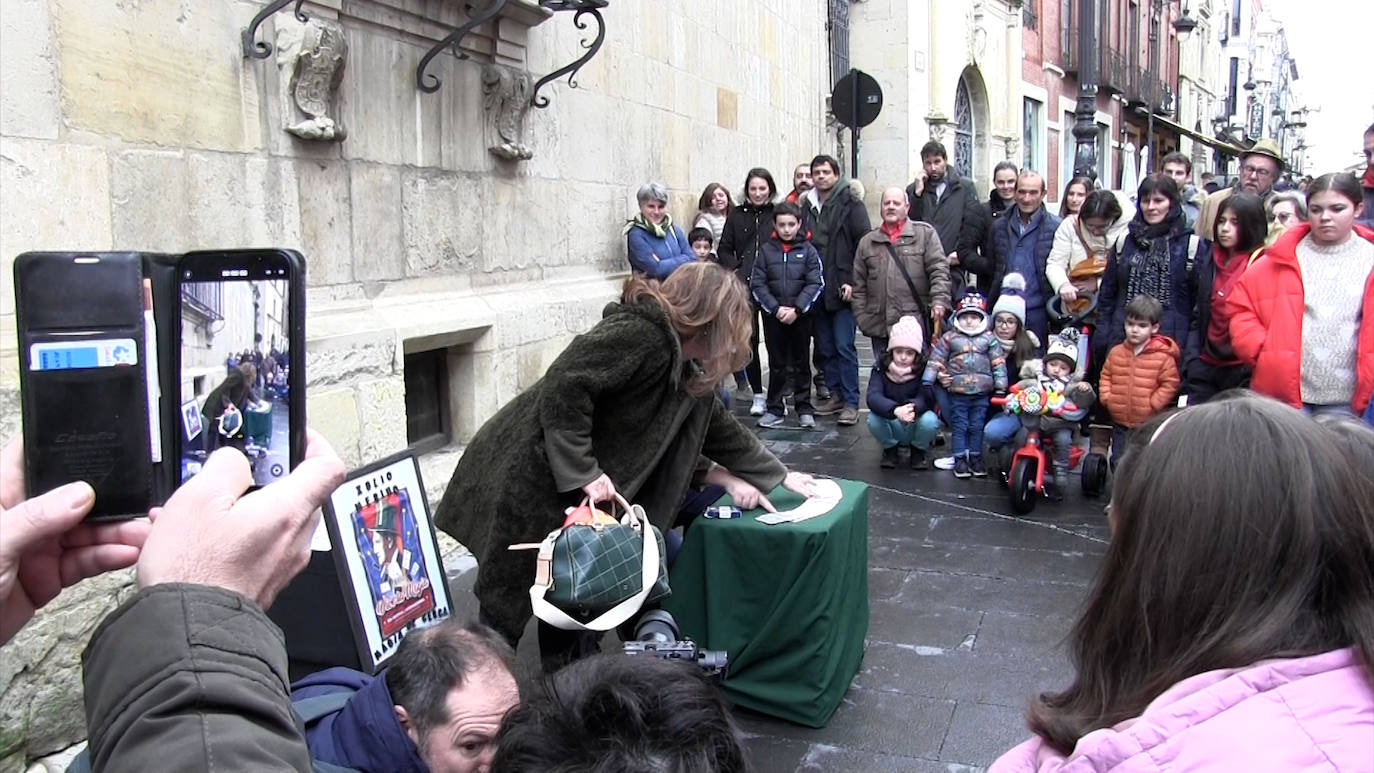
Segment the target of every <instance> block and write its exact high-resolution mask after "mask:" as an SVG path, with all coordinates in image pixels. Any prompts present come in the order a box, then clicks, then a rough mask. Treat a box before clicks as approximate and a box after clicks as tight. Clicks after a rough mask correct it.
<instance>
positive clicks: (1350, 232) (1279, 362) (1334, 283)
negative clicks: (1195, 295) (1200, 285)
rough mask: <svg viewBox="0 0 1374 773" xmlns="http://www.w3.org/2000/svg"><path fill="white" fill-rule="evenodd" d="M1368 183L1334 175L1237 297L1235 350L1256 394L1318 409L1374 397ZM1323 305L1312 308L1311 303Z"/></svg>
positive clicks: (1362, 403)
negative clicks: (1363, 186)
mask: <svg viewBox="0 0 1374 773" xmlns="http://www.w3.org/2000/svg"><path fill="white" fill-rule="evenodd" d="M1363 209H1364V207H1363V196H1362V192H1361V190H1360V184H1359V183H1358V182H1356V180H1355V178H1354V176H1353V175H1350V174H1347V173H1344V172H1342V173H1338V174H1326V175H1322V176H1321V177H1319V178H1317V180H1316V181H1314V182H1313V183H1312V186H1311V188H1309V189H1308V222H1307V223H1306V224H1299V225H1297V226H1294V227H1293V228H1290V229H1289V230H1288V231H1285V232H1284V234H1283V236H1281V237H1279V240H1278V241H1277V242H1275V244H1274V246H1272V247H1270V248H1269V250H1268V251H1267V252H1266V253H1265V255H1264V257H1262V258H1260V259H1259V260H1258V261H1256V262H1255V264H1254V265H1253V266H1251V267H1250V269H1249V270H1248V271H1246V272H1245V275H1244V276H1242V277H1241V279H1240V281H1239V282H1237V283H1236V288H1235V290H1234V292H1233V293H1232V296H1231V300H1230V303H1231V343H1232V345H1233V346H1234V347H1235V351H1236V355H1237V356H1238V357H1240V359H1241V360H1243V361H1245V362H1246V363H1248V364H1250V365H1251V366H1253V367H1254V369H1255V372H1254V376H1253V378H1252V380H1251V388H1253V389H1254V390H1255V391H1257V392H1261V393H1263V394H1266V395H1269V396H1271V397H1275V398H1277V399H1279V400H1282V401H1284V402H1286V403H1288V404H1289V405H1292V406H1294V407H1297V408H1303V409H1305V410H1307V411H1309V412H1313V413H1320V412H1328V411H1339V412H1344V413H1354V414H1355V415H1356V416H1358V415H1360V414H1361V413H1363V412H1364V410H1365V408H1366V407H1367V406H1368V405H1369V398H1370V394H1371V393H1374V230H1371V229H1369V228H1365V227H1364V226H1361V225H1356V224H1355V220H1356V219H1357V218H1358V217H1360V214H1361V211H1362V210H1363ZM1309 298H1310V299H1314V300H1315V301H1316V302H1315V303H1308V299H1309Z"/></svg>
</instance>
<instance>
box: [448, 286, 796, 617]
mask: <svg viewBox="0 0 1374 773" xmlns="http://www.w3.org/2000/svg"><path fill="white" fill-rule="evenodd" d="M694 367H696V364H695V362H688V363H685V364H684V363H683V361H682V352H681V349H680V347H679V344H678V337H677V333H676V331H675V330H674V329H673V327H672V324H671V323H670V322H669V321H668V317H667V315H666V314H665V313H664V312H663V310H662V309H660V308H659V307H658V306H657V305H655V304H652V303H648V304H640V305H630V304H620V303H612V304H609V305H608V306H607V307H606V309H605V311H604V312H603V314H602V320H601V321H600V322H599V323H597V324H596V326H595V327H593V328H592V329H591V330H590V331H588V332H587V333H584V334H583V335H580V336H577V337H576V338H575V339H573V341H572V343H571V344H569V346H568V348H567V349H566V350H565V351H564V352H563V353H562V354H560V355H559V356H558V358H557V359H556V360H554V362H553V364H551V365H550V366H549V370H548V372H547V373H545V375H544V377H543V378H542V379H540V380H539V381H538V382H537V383H535V384H534V385H533V386H532V387H530V388H529V389H528V390H526V391H525V392H524V393H522V394H521V395H520V396H518V397H516V398H515V399H514V400H512V401H511V402H510V403H508V404H507V405H506V406H505V407H504V408H502V409H501V410H500V411H499V412H498V413H497V414H496V415H495V416H493V417H492V418H491V420H490V421H488V422H487V423H486V424H485V425H483V426H482V428H481V429H480V430H478V432H477V435H476V436H475V437H474V438H473V439H472V443H471V444H470V445H469V446H468V448H467V451H466V452H465V453H464V454H463V457H462V459H460V460H459V462H458V467H457V469H455V470H454V471H453V478H452V479H451V480H450V481H449V484H448V488H447V489H446V490H445V491H444V497H443V499H442V500H441V501H440V502H439V507H438V509H437V510H436V511H435V524H436V525H437V526H438V527H439V528H440V529H442V530H443V531H445V532H447V533H448V534H450V535H452V536H453V538H454V539H456V540H458V541H459V542H461V543H463V545H465V546H466V547H467V548H468V549H469V550H471V551H472V553H473V555H474V556H476V558H477V561H478V571H477V585H476V589H475V590H476V594H477V598H478V600H479V601H480V602H481V605H482V611H483V613H484V617H485V618H486V621H487V622H488V623H489V624H492V625H493V626H494V627H496V628H497V630H498V631H500V632H501V633H502V634H504V635H505V636H507V637H508V638H510V639H512V640H515V639H518V638H519V637H520V634H521V633H522V632H523V631H524V628H525V624H526V623H527V622H528V621H529V618H530V615H531V614H532V613H531V608H530V600H529V587H530V585H531V584H532V583H533V582H534V565H535V552H534V551H532V550H523V551H509V550H507V549H506V548H507V546H509V545H511V544H515V543H529V542H539V541H540V540H542V539H544V537H545V536H547V535H548V533H549V532H550V531H552V530H554V529H556V528H558V527H559V526H560V525H561V524H562V522H563V518H564V515H563V510H564V508H566V507H569V506H570V505H574V504H576V503H577V502H578V501H579V500H580V498H581V497H582V492H581V490H580V489H581V488H582V486H584V485H586V484H587V483H590V482H591V481H593V480H595V479H596V478H597V476H599V475H601V473H603V472H604V473H606V474H607V475H609V476H610V478H611V481H612V482H613V483H614V484H615V486H616V489H617V490H618V491H619V492H620V493H621V494H622V495H623V496H624V497H625V498H626V499H628V500H629V501H631V502H633V503H635V504H638V505H641V506H642V507H644V509H645V511H646V512H647V513H648V515H649V519H650V521H651V522H653V524H654V525H655V526H658V527H659V528H660V529H667V528H669V527H671V526H672V523H673V520H674V518H675V517H676V515H677V511H678V507H679V505H680V503H681V501H682V498H683V495H684V494H685V493H686V491H687V488H688V486H689V485H690V484H691V482H692V478H693V475H694V474H695V472H696V471H697V469H698V468H699V466H700V462H701V460H702V457H705V458H707V459H710V460H712V461H714V462H716V463H718V464H720V465H722V466H724V467H725V468H726V469H728V470H730V471H731V472H733V473H734V474H735V475H738V476H739V477H741V478H743V479H744V480H746V481H749V482H750V483H752V484H754V485H755V486H757V487H758V488H759V489H761V490H763V491H770V490H772V489H773V488H775V487H776V486H777V485H779V484H780V483H781V482H782V479H783V477H784V476H785V475H786V470H785V468H784V467H783V465H782V463H781V462H779V461H778V460H777V458H776V457H774V456H773V455H772V454H771V453H770V452H769V451H768V450H767V449H766V448H764V446H763V444H762V442H760V441H759V439H758V437H757V436H755V435H754V433H753V432H751V431H749V430H748V429H747V428H745V427H744V426H743V425H742V424H740V423H739V421H737V420H736V419H735V418H734V416H732V415H731V414H730V413H729V411H728V410H726V408H725V406H723V405H722V404H721V401H720V400H719V398H717V397H716V396H715V395H714V394H711V395H706V396H703V397H692V396H690V395H688V394H687V393H686V392H684V391H683V390H682V388H681V387H682V383H681V377H682V374H683V372H684V368H694Z"/></svg>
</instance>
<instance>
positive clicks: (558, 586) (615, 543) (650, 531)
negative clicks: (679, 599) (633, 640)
mask: <svg viewBox="0 0 1374 773" xmlns="http://www.w3.org/2000/svg"><path fill="white" fill-rule="evenodd" d="M615 498H616V501H617V502H619V503H620V506H621V507H622V508H624V510H625V514H624V515H623V516H622V517H621V519H620V522H619V523H615V524H606V525H601V524H597V525H590V524H573V525H571V526H565V527H562V528H559V529H555V530H554V531H552V532H549V536H547V537H545V538H544V541H543V542H541V543H539V559H538V563H537V565H536V571H535V581H534V584H533V585H531V586H530V602H531V603H532V604H533V606H534V614H535V617H538V618H539V619H540V620H543V621H544V622H546V623H548V624H550V625H553V626H555V627H557V628H562V629H564V630H574V631H575V630H587V631H609V630H610V629H612V628H614V627H616V626H618V625H620V624H621V623H623V622H625V621H626V620H629V619H630V618H631V617H633V616H634V615H635V614H637V613H638V612H639V610H640V609H641V608H642V607H643V606H644V605H645V604H646V603H649V602H652V601H658V600H659V599H662V598H666V597H667V596H668V595H669V594H670V593H671V592H672V591H670V590H669V588H668V567H667V564H666V562H665V561H664V549H663V534H662V533H661V532H660V531H659V530H658V529H657V528H655V527H654V526H653V525H651V524H650V523H649V517H648V516H647V515H645V513H644V508H642V507H640V506H639V505H631V504H630V503H629V502H627V501H625V499H624V498H623V497H621V496H620V495H619V494H616V497H615Z"/></svg>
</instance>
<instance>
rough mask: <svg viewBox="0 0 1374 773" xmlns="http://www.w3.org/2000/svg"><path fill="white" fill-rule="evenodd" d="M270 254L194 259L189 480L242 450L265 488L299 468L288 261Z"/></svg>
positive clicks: (184, 288) (189, 296)
mask: <svg viewBox="0 0 1374 773" xmlns="http://www.w3.org/2000/svg"><path fill="white" fill-rule="evenodd" d="M270 258H271V256H269V257H266V258H264V257H257V258H256V259H254V258H249V259H245V260H239V261H234V260H221V261H216V260H199V261H188V262H186V263H185V264H183V266H182V268H181V269H180V270H179V272H178V295H179V301H180V304H179V305H180V309H181V320H180V324H181V357H180V359H181V372H180V382H181V394H180V398H179V399H180V405H181V459H180V464H181V478H180V479H181V482H183V483H184V482H186V481H187V480H189V479H190V478H191V477H193V476H194V475H195V474H196V473H198V472H200V469H201V467H202V465H204V463H205V460H206V458H207V457H208V456H209V455H210V454H211V453H213V452H214V451H215V450H216V449H219V448H223V447H225V446H228V447H232V448H237V449H238V450H239V451H241V452H243V455H244V456H245V457H247V459H248V463H249V465H250V466H251V467H252V470H253V483H254V485H256V486H265V485H267V484H269V483H271V482H272V481H274V480H277V479H278V478H281V477H283V476H285V475H286V474H287V473H288V472H289V471H290V468H291V453H290V451H291V448H290V446H291V431H290V429H291V426H292V425H291V402H292V401H291V391H290V390H291V385H292V383H293V379H292V378H291V363H292V357H291V351H290V347H291V341H290V330H291V324H290V320H291V319H292V316H291V312H292V309H291V308H290V304H291V298H292V293H291V282H292V281H294V277H293V276H292V271H291V268H290V267H289V265H287V264H286V263H284V262H283V261H278V260H272V259H270Z"/></svg>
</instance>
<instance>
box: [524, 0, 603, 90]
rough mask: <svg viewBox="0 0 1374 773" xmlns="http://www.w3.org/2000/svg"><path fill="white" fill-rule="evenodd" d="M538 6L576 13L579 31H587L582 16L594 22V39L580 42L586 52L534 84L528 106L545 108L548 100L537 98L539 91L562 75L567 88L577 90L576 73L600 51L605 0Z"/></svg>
mask: <svg viewBox="0 0 1374 773" xmlns="http://www.w3.org/2000/svg"><path fill="white" fill-rule="evenodd" d="M539 5H540V6H541V7H543V8H547V9H548V10H550V11H554V12H558V11H576V12H577V13H576V14H574V15H573V24H574V25H575V26H576V27H577V28H578V29H580V30H585V29H587V23H586V22H584V21H583V20H582V17H583V16H584V15H586V16H591V17H592V18H593V19H595V20H596V37H595V38H594V39H593V40H592V41H591V42H588V41H586V40H583V41H582V47H583V48H585V49H587V52H586V53H585V54H583V55H582V56H579V57H578V58H577V59H574V60H573V61H572V62H571V63H569V64H566V65H564V66H562V67H560V68H558V69H557V70H554V71H553V72H551V73H549V74H548V75H545V76H544V77H542V78H540V79H539V80H538V81H536V82H535V84H534V91H533V93H532V94H531V96H530V106H531V107H538V108H545V107H548V106H549V98H548V97H541V96H539V90H540V89H542V88H544V86H545V85H546V84H548V83H551V82H553V81H556V80H558V79H559V78H561V77H563V76H564V75H566V76H568V86H569V87H570V88H574V89H575V88H577V71H578V70H580V69H582V65H584V64H586V63H587V62H590V61H591V59H592V57H594V56H596V52H598V51H600V50H601V44H602V43H604V42H606V20H605V19H603V18H602V17H601V9H602V8H605V7H606V5H607V0H539Z"/></svg>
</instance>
